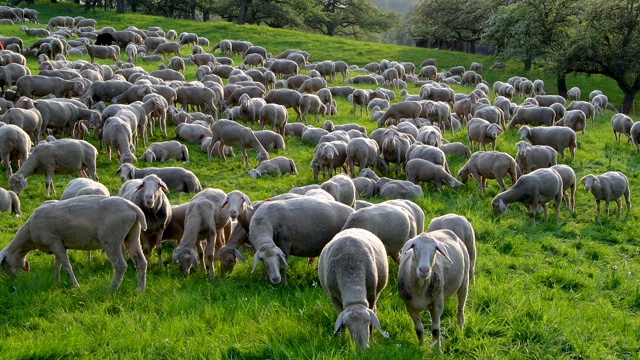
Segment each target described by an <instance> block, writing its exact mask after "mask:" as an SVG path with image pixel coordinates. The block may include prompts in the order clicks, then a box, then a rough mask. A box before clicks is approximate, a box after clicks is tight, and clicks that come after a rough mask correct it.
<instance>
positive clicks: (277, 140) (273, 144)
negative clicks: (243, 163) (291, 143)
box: [225, 130, 286, 154]
mask: <svg viewBox="0 0 640 360" xmlns="http://www.w3.org/2000/svg"><path fill="white" fill-rule="evenodd" d="M253 135H255V136H256V139H258V142H259V143H260V144H261V145H262V147H263V148H264V149H265V150H285V149H286V145H285V143H284V138H283V137H282V135H280V134H278V133H276V132H274V131H271V130H257V131H254V132H253ZM225 154H226V152H225Z"/></svg>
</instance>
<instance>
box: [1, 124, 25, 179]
mask: <svg viewBox="0 0 640 360" xmlns="http://www.w3.org/2000/svg"><path fill="white" fill-rule="evenodd" d="M30 152H31V139H29V135H28V134H27V133H26V132H25V131H24V130H22V128H20V127H19V126H17V125H10V124H7V125H4V126H2V127H0V158H1V159H2V162H4V165H5V166H6V169H7V176H9V177H11V175H13V170H12V169H11V164H14V165H15V166H16V168H19V167H20V164H21V163H24V162H25V161H26V160H27V158H28V157H29V153H30Z"/></svg>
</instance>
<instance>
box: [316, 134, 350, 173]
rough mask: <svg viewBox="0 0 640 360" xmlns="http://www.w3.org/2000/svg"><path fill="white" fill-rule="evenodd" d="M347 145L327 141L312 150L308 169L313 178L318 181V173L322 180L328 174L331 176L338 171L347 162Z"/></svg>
mask: <svg viewBox="0 0 640 360" xmlns="http://www.w3.org/2000/svg"><path fill="white" fill-rule="evenodd" d="M347 146H348V144H346V143H344V142H342V141H328V142H321V143H319V144H318V145H317V146H316V147H315V149H314V155H313V158H312V159H311V163H310V167H311V171H312V172H313V178H314V179H315V180H317V179H318V176H319V174H320V172H322V178H323V179H324V178H325V177H326V176H327V173H328V174H329V177H331V176H333V173H334V171H339V169H340V168H341V167H343V166H344V164H345V163H346V161H347Z"/></svg>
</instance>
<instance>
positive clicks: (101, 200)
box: [0, 196, 147, 293]
mask: <svg viewBox="0 0 640 360" xmlns="http://www.w3.org/2000/svg"><path fill="white" fill-rule="evenodd" d="M96 219H100V221H96ZM69 224H75V225H74V226H69ZM146 228H147V223H146V221H145V217H144V214H143V213H142V211H140V209H139V208H138V207H137V206H136V205H135V204H133V203H131V202H130V201H127V200H124V199H120V198H114V197H103V196H81V197H76V198H72V199H69V200H64V201H55V200H54V201H47V202H45V203H44V204H42V205H40V206H39V207H38V208H37V209H36V210H35V211H34V212H33V214H32V215H31V216H30V217H29V219H27V222H26V223H25V224H24V225H23V226H22V227H21V228H20V229H19V230H18V232H17V233H16V235H15V236H14V238H13V239H12V240H11V242H10V243H9V245H7V247H5V248H4V249H3V250H2V251H0V267H2V269H3V270H4V271H5V272H6V273H7V274H9V275H10V276H15V275H17V273H18V272H19V271H20V269H22V270H24V271H29V269H30V265H29V261H27V259H26V256H27V254H28V253H29V252H30V251H31V250H32V249H35V248H38V249H39V250H41V251H44V252H46V253H53V254H54V255H55V262H54V281H55V282H56V283H59V282H60V268H61V267H64V269H65V271H66V272H67V274H69V277H70V278H71V284H72V286H73V287H78V286H79V285H78V281H77V280H76V277H75V275H74V273H73V270H72V268H71V264H70V263H69V255H68V253H67V249H74V250H97V249H104V252H105V254H106V256H107V258H108V259H109V261H110V262H111V264H113V267H114V270H115V272H114V275H113V279H112V281H111V284H110V285H109V288H110V289H111V290H112V291H116V290H117V289H118V288H119V287H120V283H121V282H122V279H123V277H124V273H125V271H126V269H127V263H126V261H125V259H124V255H123V253H122V250H123V248H124V247H126V248H127V250H128V251H129V254H130V255H131V258H132V259H133V262H134V264H135V267H136V272H137V274H138V290H139V291H140V292H142V293H143V292H144V290H145V286H146V269H147V261H146V260H145V258H144V256H143V254H142V249H141V248H140V230H141V229H146Z"/></svg>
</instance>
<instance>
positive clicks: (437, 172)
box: [405, 158, 462, 191]
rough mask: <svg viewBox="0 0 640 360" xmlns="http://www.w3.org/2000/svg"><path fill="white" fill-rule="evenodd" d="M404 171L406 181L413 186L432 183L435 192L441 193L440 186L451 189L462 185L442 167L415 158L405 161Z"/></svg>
mask: <svg viewBox="0 0 640 360" xmlns="http://www.w3.org/2000/svg"><path fill="white" fill-rule="evenodd" d="M405 171H406V173H407V181H410V182H412V183H414V184H419V183H420V182H429V183H432V184H433V185H434V186H435V187H436V191H441V190H442V185H448V186H449V187H451V188H453V189H457V188H459V187H460V186H462V183H461V182H460V181H458V180H456V179H455V178H454V177H453V176H451V174H449V173H447V171H446V170H445V169H444V168H443V167H442V166H440V165H436V164H434V163H432V162H431V161H427V160H424V159H420V158H416V159H411V160H409V161H407V164H406V166H405Z"/></svg>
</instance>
